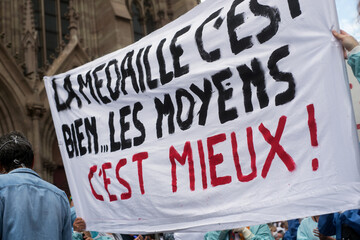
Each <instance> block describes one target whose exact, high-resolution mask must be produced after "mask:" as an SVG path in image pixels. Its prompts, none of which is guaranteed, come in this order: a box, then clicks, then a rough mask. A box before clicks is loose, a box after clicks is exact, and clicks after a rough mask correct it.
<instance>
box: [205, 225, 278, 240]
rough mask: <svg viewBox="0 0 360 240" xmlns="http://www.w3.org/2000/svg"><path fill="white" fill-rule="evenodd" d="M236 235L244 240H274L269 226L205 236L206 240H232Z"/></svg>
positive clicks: (211, 233) (243, 228) (213, 233)
mask: <svg viewBox="0 0 360 240" xmlns="http://www.w3.org/2000/svg"><path fill="white" fill-rule="evenodd" d="M236 234H238V235H239V236H240V238H242V239H244V240H273V239H274V237H273V236H272V234H271V231H270V228H269V226H268V225H267V224H260V225H256V226H251V227H249V228H247V227H242V228H237V229H234V230H224V231H213V232H208V233H206V234H205V237H204V240H231V239H235V237H236Z"/></svg>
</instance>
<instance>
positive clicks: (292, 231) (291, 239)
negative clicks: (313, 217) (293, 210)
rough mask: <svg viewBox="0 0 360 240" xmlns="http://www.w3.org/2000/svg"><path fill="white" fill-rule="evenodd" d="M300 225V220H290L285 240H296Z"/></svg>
mask: <svg viewBox="0 0 360 240" xmlns="http://www.w3.org/2000/svg"><path fill="white" fill-rule="evenodd" d="M299 225H300V221H299V219H292V220H288V230H287V231H286V232H285V234H284V237H283V240H296V236H297V231H298V227H299Z"/></svg>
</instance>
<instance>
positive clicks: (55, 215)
mask: <svg viewBox="0 0 360 240" xmlns="http://www.w3.org/2000/svg"><path fill="white" fill-rule="evenodd" d="M33 164H34V153H33V150H32V146H31V144H30V142H29V141H28V140H27V139H26V137H25V136H24V135H23V134H21V133H19V132H11V133H8V134H6V135H4V136H1V137H0V172H1V173H3V174H1V175H0V200H1V201H0V239H53V240H54V239H55V240H56V239H59V240H60V239H63V240H69V239H71V225H70V224H71V222H70V206H69V201H68V199H67V196H66V194H65V193H64V192H63V191H61V190H60V189H58V188H57V187H55V186H54V185H52V184H50V183H48V182H46V181H44V180H42V179H41V178H40V176H39V175H38V174H37V173H36V172H35V171H33V170H32V169H31V168H32V166H33Z"/></svg>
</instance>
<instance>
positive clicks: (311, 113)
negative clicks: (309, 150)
mask: <svg viewBox="0 0 360 240" xmlns="http://www.w3.org/2000/svg"><path fill="white" fill-rule="evenodd" d="M306 108H307V112H308V117H309V119H308V125H309V131H310V138H311V146H313V147H317V146H318V145H319V144H318V141H317V126H316V120H315V108H314V104H310V105H307V106H306ZM318 168H319V160H318V159H317V158H314V159H313V160H312V169H313V171H316V170H318Z"/></svg>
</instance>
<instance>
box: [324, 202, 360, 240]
mask: <svg viewBox="0 0 360 240" xmlns="http://www.w3.org/2000/svg"><path fill="white" fill-rule="evenodd" d="M318 226H319V232H320V233H321V234H323V235H325V236H331V235H336V240H339V239H345V240H348V239H354V240H357V239H360V210H359V209H354V210H348V211H345V212H343V213H330V214H325V215H322V216H320V218H319V224H318Z"/></svg>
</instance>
